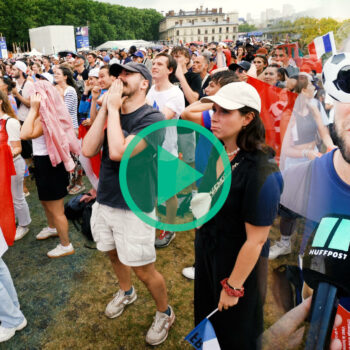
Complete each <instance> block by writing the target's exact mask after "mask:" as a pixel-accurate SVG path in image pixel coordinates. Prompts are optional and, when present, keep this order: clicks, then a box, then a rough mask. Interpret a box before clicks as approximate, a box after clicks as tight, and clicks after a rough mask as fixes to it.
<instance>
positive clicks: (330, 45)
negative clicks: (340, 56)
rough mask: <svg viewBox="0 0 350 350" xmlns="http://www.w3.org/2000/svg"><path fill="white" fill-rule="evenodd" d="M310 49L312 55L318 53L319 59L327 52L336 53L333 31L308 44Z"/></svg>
mask: <svg viewBox="0 0 350 350" xmlns="http://www.w3.org/2000/svg"><path fill="white" fill-rule="evenodd" d="M308 49H309V54H310V56H312V55H316V56H317V58H318V59H319V58H321V56H322V55H323V54H325V53H327V52H332V53H333V54H335V53H336V48H335V40H334V35H333V32H329V33H327V34H325V35H322V36H318V37H317V38H315V39H314V41H312V42H311V43H310V44H309V45H308Z"/></svg>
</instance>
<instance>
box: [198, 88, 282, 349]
mask: <svg viewBox="0 0 350 350" xmlns="http://www.w3.org/2000/svg"><path fill="white" fill-rule="evenodd" d="M201 101H202V102H213V103H214V105H213V110H214V114H213V116H212V125H211V130H212V132H213V133H214V135H215V136H216V137H217V138H218V139H220V140H221V141H222V142H223V144H224V147H225V149H226V152H227V155H228V157H229V159H230V163H231V169H232V180H231V187H230V191H229V194H228V197H227V199H226V202H225V204H224V205H223V207H222V208H221V210H220V211H219V212H218V213H217V215H216V216H215V217H214V218H213V219H211V220H210V221H208V222H207V223H206V224H205V225H203V226H202V227H201V228H200V229H199V230H198V232H197V234H196V241H195V250H196V263H195V264H196V275H195V300H194V301H195V322H196V324H198V323H199V322H200V321H201V320H203V319H204V318H205V317H206V316H207V315H208V314H210V313H211V312H212V311H213V310H214V309H215V308H217V307H218V308H219V311H221V312H217V313H215V314H214V315H213V316H212V317H211V318H210V321H211V322H212V324H213V326H214V329H215V332H216V335H217V338H218V341H219V343H220V347H221V349H222V350H224V349H230V350H231V349H240V350H244V349H255V348H257V338H258V336H259V334H260V333H262V330H263V315H262V311H263V310H262V301H261V294H260V293H259V288H258V271H257V261H258V259H259V256H260V253H261V249H262V247H263V245H264V243H265V242H266V240H267V236H268V234H269V231H270V227H271V225H272V223H273V221H274V219H275V217H276V214H277V209H278V203H279V197H280V192H281V187H282V180H281V176H280V174H279V171H278V167H277V165H276V163H275V162H274V161H273V152H272V150H270V149H269V148H268V146H267V145H266V144H265V129H264V126H263V124H262V121H261V119H260V116H259V113H260V110H261V101H260V97H259V95H258V93H257V91H256V90H255V89H254V88H253V87H252V86H251V85H249V84H247V83H244V82H238V83H231V84H228V85H225V86H224V87H222V88H221V89H220V90H219V91H218V92H217V93H216V94H215V95H214V96H211V97H205V98H202V100H201ZM207 169H208V170H207V172H206V174H205V175H204V178H203V181H202V183H201V186H200V188H199V192H209V191H210V190H211V189H212V188H213V187H214V186H216V187H217V185H218V184H220V180H221V177H222V176H223V163H222V160H221V158H219V157H218V155H217V154H216V155H215V154H214V153H213V154H212V155H211V157H210V160H209V166H208V168H207ZM219 186H220V185H219ZM220 191H221V188H220V187H219V190H218V191H217V192H216V194H215V195H213V198H212V203H214V202H215V201H216V200H217V199H218V197H219V194H220Z"/></svg>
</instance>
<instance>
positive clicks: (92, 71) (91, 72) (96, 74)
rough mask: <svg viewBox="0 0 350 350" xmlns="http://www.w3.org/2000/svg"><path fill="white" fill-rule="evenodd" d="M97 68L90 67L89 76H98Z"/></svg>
mask: <svg viewBox="0 0 350 350" xmlns="http://www.w3.org/2000/svg"><path fill="white" fill-rule="evenodd" d="M99 71H100V70H99V69H98V68H92V69H91V70H90V72H89V77H95V78H98V73H99Z"/></svg>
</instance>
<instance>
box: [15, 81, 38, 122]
mask: <svg viewBox="0 0 350 350" xmlns="http://www.w3.org/2000/svg"><path fill="white" fill-rule="evenodd" d="M16 84H17V90H18V92H20V91H21V87H22V85H21V86H20V85H19V84H18V82H16ZM34 92H35V90H34V84H33V83H32V82H30V81H27V82H26V83H25V84H24V87H23V90H22V96H23V97H24V98H26V99H27V98H29V97H30V96H31V95H33V94H34ZM28 113H29V108H28V107H26V106H25V104H24V103H21V105H20V106H19V108H18V113H17V116H18V119H19V120H20V121H22V122H24V121H25V119H26V118H27V115H28Z"/></svg>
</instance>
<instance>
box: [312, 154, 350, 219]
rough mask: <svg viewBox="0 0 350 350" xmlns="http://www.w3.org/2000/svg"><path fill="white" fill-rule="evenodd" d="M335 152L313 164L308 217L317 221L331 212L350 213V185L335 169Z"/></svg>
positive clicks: (338, 213)
mask: <svg viewBox="0 0 350 350" xmlns="http://www.w3.org/2000/svg"><path fill="white" fill-rule="evenodd" d="M334 152H335V150H334V151H332V152H329V153H327V154H325V155H324V156H322V157H320V158H316V159H315V160H314V162H313V165H312V175H311V183H310V195H309V201H308V207H307V218H308V219H310V220H312V221H316V222H317V223H318V222H320V220H321V219H322V217H324V216H326V215H329V214H337V215H350V185H348V184H346V183H345V182H344V181H343V180H342V179H341V178H340V177H339V175H338V174H337V172H336V171H335V168H334V164H333V156H334Z"/></svg>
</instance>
